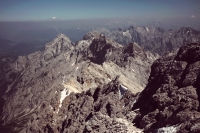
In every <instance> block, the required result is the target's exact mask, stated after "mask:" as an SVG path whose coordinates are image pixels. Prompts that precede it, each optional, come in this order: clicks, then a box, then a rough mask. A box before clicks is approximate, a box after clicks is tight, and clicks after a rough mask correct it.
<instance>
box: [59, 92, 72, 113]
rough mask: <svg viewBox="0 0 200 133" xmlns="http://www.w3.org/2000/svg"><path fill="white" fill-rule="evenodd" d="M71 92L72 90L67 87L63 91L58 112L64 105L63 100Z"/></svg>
mask: <svg viewBox="0 0 200 133" xmlns="http://www.w3.org/2000/svg"><path fill="white" fill-rule="evenodd" d="M67 92H68V93H67ZM70 93H71V92H70V90H67V89H66V88H65V89H64V90H63V91H61V96H60V104H59V108H58V110H57V112H56V113H58V112H59V109H60V108H61V107H62V102H63V100H64V99H65V98H66V97H67V96H69V94H70Z"/></svg>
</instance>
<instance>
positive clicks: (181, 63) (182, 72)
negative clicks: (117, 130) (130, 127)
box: [133, 44, 200, 133]
mask: <svg viewBox="0 0 200 133" xmlns="http://www.w3.org/2000/svg"><path fill="white" fill-rule="evenodd" d="M151 69H152V70H151V75H150V77H149V83H148V84H147V86H146V88H145V89H144V91H143V92H142V93H141V94H140V96H139V99H138V101H137V102H136V104H135V105H134V108H133V109H138V108H139V110H140V114H139V115H138V116H137V118H136V119H135V122H136V123H137V125H138V126H139V127H140V128H144V130H145V132H155V131H157V132H162V131H167V130H168V131H170V132H180V133H198V132H200V126H199V125H200V106H199V102H200V44H189V45H185V46H183V47H181V48H180V49H179V51H178V52H177V53H173V54H166V55H164V56H163V57H162V58H160V59H158V60H157V61H155V62H154V63H153V65H152V68H151Z"/></svg>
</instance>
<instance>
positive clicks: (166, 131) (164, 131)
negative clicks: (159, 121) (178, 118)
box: [156, 126, 179, 133]
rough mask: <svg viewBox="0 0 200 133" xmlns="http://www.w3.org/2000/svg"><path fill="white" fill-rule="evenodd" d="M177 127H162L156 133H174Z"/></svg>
mask: <svg viewBox="0 0 200 133" xmlns="http://www.w3.org/2000/svg"><path fill="white" fill-rule="evenodd" d="M178 128H179V126H169V127H162V128H159V129H158V130H157V132H156V133H176V132H177V129H178Z"/></svg>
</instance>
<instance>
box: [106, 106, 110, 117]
mask: <svg viewBox="0 0 200 133" xmlns="http://www.w3.org/2000/svg"><path fill="white" fill-rule="evenodd" d="M106 110H107V113H108V116H110V117H111V105H110V103H108V104H107V105H106Z"/></svg>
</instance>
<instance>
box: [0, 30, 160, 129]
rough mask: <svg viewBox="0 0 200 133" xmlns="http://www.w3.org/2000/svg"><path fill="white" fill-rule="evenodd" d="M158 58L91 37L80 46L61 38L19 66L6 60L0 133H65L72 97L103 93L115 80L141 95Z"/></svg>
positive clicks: (0, 78)
mask: <svg viewBox="0 0 200 133" xmlns="http://www.w3.org/2000/svg"><path fill="white" fill-rule="evenodd" d="M157 58H158V55H156V54H152V53H150V52H145V51H144V50H143V49H141V48H140V47H139V46H138V45H137V44H135V43H132V44H130V45H127V46H126V47H123V46H122V45H120V44H118V43H116V42H115V41H113V40H111V39H109V38H107V37H106V36H104V35H103V34H99V33H93V32H91V33H88V34H87V35H86V36H85V37H84V39H83V40H80V41H78V42H77V43H73V42H71V41H70V39H69V38H68V37H66V36H65V35H63V34H59V35H58V36H57V37H56V38H55V39H54V40H53V41H51V42H50V43H48V44H46V46H45V49H44V50H43V51H41V52H40V51H39V52H35V53H32V54H30V55H28V56H20V57H18V59H17V60H16V61H8V60H2V61H1V62H0V63H3V64H4V65H3V66H4V67H2V68H1V69H0V81H1V82H0V91H1V94H0V95H1V99H0V105H1V106H0V125H1V126H0V131H4V132H59V131H60V132H61V131H63V130H64V128H62V125H65V124H64V123H67V122H64V121H65V120H69V119H70V117H69V119H67V118H68V117H65V116H66V115H67V116H68V115H69V114H66V112H65V111H66V110H68V109H67V108H68V105H69V104H70V103H71V102H72V101H73V100H72V99H71V95H73V96H75V95H77V96H75V97H78V95H80V94H81V95H82V93H85V92H83V91H87V90H89V89H90V90H91V91H92V90H93V89H96V88H97V87H99V88H102V86H104V85H106V84H108V83H109V82H110V81H112V80H114V79H115V78H116V77H118V82H119V84H120V85H122V86H124V87H126V88H129V91H130V92H132V93H133V94H136V93H138V92H140V91H142V90H143V89H144V87H145V85H146V84H147V79H148V76H149V74H150V66H151V64H152V63H153V61H154V60H155V59H157ZM5 62H6V63H5ZM76 93H80V94H76ZM120 94H123V93H120ZM83 97H85V96H83ZM74 100H76V99H74ZM85 100H88V99H85ZM104 101H105V100H104ZM82 103H84V102H83V101H82ZM97 103H98V104H101V102H100V103H99V102H96V104H97ZM88 104H89V105H87V106H88V107H89V108H93V104H92V103H90V102H88ZM90 104H92V105H90ZM79 105H80V104H79V103H77V107H78V106H79ZM87 106H85V107H87ZM95 106H96V105H95ZM108 106H111V105H108ZM93 109H94V108H93ZM83 112H84V111H83ZM97 112H98V111H97ZM69 113H70V111H69ZM73 113H74V112H73ZM99 113H100V112H99ZM101 113H103V111H102V112H101ZM85 115H89V114H88V113H86V114H85ZM103 115H104V114H103ZM69 116H70V115H69ZM73 117H75V116H73ZM84 117H85V116H84ZM112 120H114V118H113V119H112ZM65 126H66V125H65ZM74 126H75V125H74ZM58 129H59V130H58ZM84 130H85V128H84ZM69 132H70V131H69Z"/></svg>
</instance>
